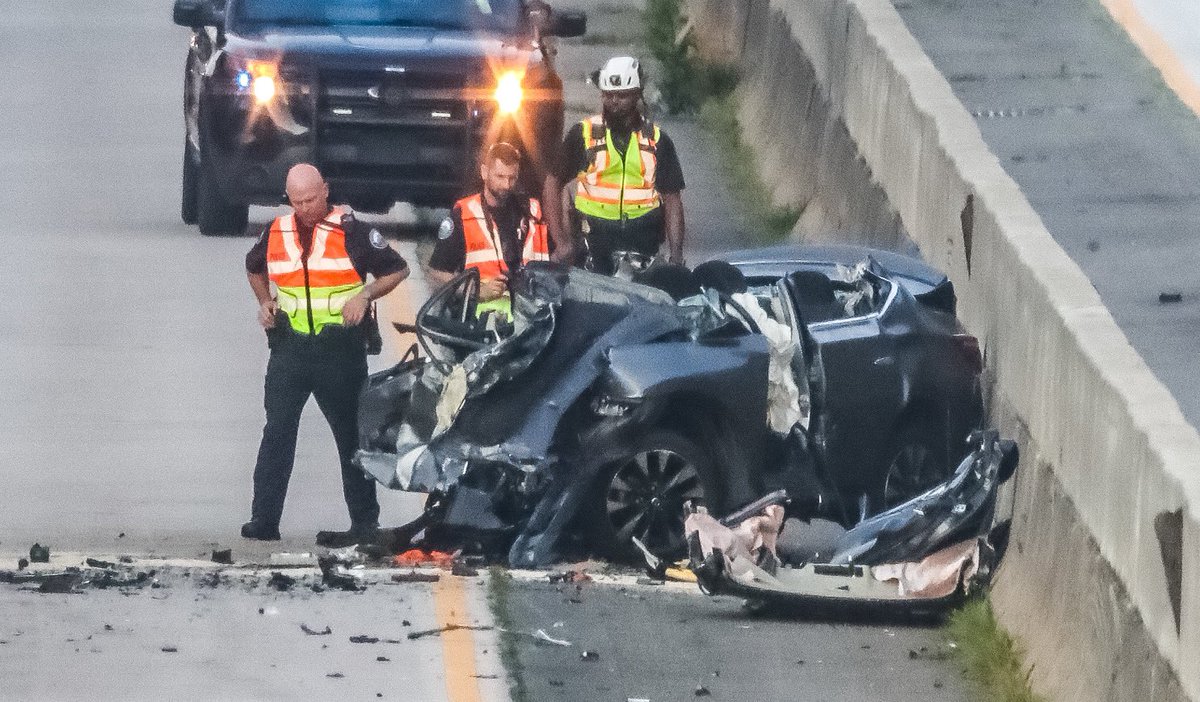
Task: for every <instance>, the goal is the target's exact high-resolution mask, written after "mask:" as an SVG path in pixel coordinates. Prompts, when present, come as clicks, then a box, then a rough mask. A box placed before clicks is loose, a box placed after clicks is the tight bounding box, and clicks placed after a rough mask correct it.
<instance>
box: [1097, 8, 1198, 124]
mask: <svg viewBox="0 0 1200 702" xmlns="http://www.w3.org/2000/svg"><path fill="white" fill-rule="evenodd" d="M1100 4H1102V5H1104V7H1105V9H1107V10H1108V14H1110V15H1112V18H1113V19H1114V20H1116V22H1117V24H1119V25H1121V26H1122V27H1124V28H1125V33H1126V34H1128V35H1129V38H1130V39H1132V40H1133V43H1134V44H1136V45H1137V47H1138V48H1139V49H1141V50H1142V53H1143V54H1145V56H1146V58H1148V59H1150V63H1152V64H1154V67H1155V68H1157V69H1158V72H1159V73H1161V74H1162V77H1163V80H1164V81H1166V83H1167V87H1169V88H1170V89H1171V90H1172V91H1174V92H1175V94H1176V95H1178V96H1179V99H1180V100H1182V101H1183V104H1185V105H1187V106H1188V109H1190V110H1191V111H1192V112H1194V113H1195V114H1196V115H1197V116H1200V84H1198V83H1197V82H1196V80H1194V79H1193V78H1192V76H1191V74H1190V73H1188V70H1187V66H1185V65H1184V63H1183V61H1182V60H1181V59H1180V58H1179V55H1178V54H1176V53H1175V51H1174V49H1172V48H1171V46H1170V44H1168V43H1167V42H1166V40H1165V39H1163V38H1162V36H1160V35H1159V33H1158V32H1157V31H1155V29H1154V28H1153V27H1151V26H1150V23H1149V22H1147V21H1146V19H1145V18H1144V17H1142V13H1140V12H1138V9H1137V6H1136V5H1134V4H1133V0H1100Z"/></svg>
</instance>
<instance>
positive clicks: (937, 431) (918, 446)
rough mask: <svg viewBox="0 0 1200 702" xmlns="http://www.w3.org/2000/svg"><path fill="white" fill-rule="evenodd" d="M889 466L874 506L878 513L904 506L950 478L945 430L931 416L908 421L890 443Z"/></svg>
mask: <svg viewBox="0 0 1200 702" xmlns="http://www.w3.org/2000/svg"><path fill="white" fill-rule="evenodd" d="M885 455H886V456H887V464H886V467H885V469H884V471H883V474H882V475H883V478H882V481H881V484H880V486H879V489H878V491H877V494H876V495H875V496H874V499H873V502H874V504H875V505H876V506H877V509H875V510H873V512H874V513H879V512H882V511H884V510H887V509H891V508H892V507H895V506H896V505H899V504H903V503H904V502H907V501H908V500H910V499H912V498H913V497H916V496H917V495H919V494H921V493H922V492H925V491H926V490H928V489H929V488H931V487H933V486H934V485H937V484H938V483H940V482H942V481H944V480H945V479H946V478H947V477H949V475H950V466H949V461H948V460H947V457H946V437H945V430H944V429H943V427H942V424H941V422H939V421H938V420H937V418H936V417H933V416H932V415H930V414H929V413H922V414H920V415H918V416H913V417H910V418H909V419H907V420H905V421H904V422H903V423H902V424H901V425H900V426H899V427H898V428H897V430H896V431H895V432H894V433H893V434H892V439H891V441H890V442H889V443H888V449H887V453H886V454H885Z"/></svg>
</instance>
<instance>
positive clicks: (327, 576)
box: [317, 555, 366, 592]
mask: <svg viewBox="0 0 1200 702" xmlns="http://www.w3.org/2000/svg"><path fill="white" fill-rule="evenodd" d="M317 565H318V566H320V568H321V582H323V583H324V584H325V586H326V587H328V588H330V589H334V590H345V591H347V592H358V591H359V590H364V589H366V586H364V585H363V584H362V583H361V582H360V581H359V580H358V578H355V577H354V576H353V575H350V574H349V573H347V572H346V571H345V570H344V569H342V568H341V567H340V566H339V565H338V562H337V559H336V558H335V557H333V556H329V555H326V556H321V557H320V558H319V559H317Z"/></svg>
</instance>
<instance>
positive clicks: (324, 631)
mask: <svg viewBox="0 0 1200 702" xmlns="http://www.w3.org/2000/svg"><path fill="white" fill-rule="evenodd" d="M300 631H303V632H304V633H306V634H308V635H309V636H329V635H330V634H332V633H333V629H331V628H329V626H328V625H326V627H325V628H324V629H322V630H321V631H317V630H316V629H313V628H311V627H309V626H308V625H307V624H301V625H300Z"/></svg>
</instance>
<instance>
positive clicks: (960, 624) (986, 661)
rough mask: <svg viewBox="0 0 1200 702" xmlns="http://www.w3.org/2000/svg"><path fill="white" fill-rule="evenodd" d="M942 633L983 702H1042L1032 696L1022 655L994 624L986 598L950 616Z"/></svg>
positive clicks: (996, 623)
mask: <svg viewBox="0 0 1200 702" xmlns="http://www.w3.org/2000/svg"><path fill="white" fill-rule="evenodd" d="M946 633H947V634H948V635H949V636H950V638H951V639H952V640H953V641H954V643H955V644H956V648H955V656H956V658H957V659H958V661H959V662H960V663H961V664H962V665H963V668H964V672H965V674H966V676H967V679H968V680H970V681H971V683H972V684H973V685H974V686H975V688H976V691H977V692H978V694H979V699H981V700H986V701H987V702H1046V700H1045V699H1044V698H1042V697H1040V696H1038V695H1035V694H1034V693H1033V690H1032V689H1031V688H1030V686H1029V675H1030V673H1031V672H1032V671H1033V667H1032V666H1030V667H1029V668H1025V664H1024V662H1023V660H1024V657H1025V652H1024V650H1023V649H1022V648H1021V645H1020V644H1019V643H1018V642H1017V641H1016V640H1015V639H1013V637H1012V636H1011V635H1009V633H1008V632H1007V631H1005V630H1004V629H1003V628H1002V627H1001V626H1000V624H999V622H997V621H996V615H995V613H993V612H992V604H991V602H989V601H988V599H987V598H986V597H977V598H974V599H972V600H970V601H968V602H967V603H966V604H965V605H963V606H962V607H961V608H960V609H958V610H955V611H954V612H953V613H952V614H951V615H950V620H949V621H948V622H947V623H946Z"/></svg>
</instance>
